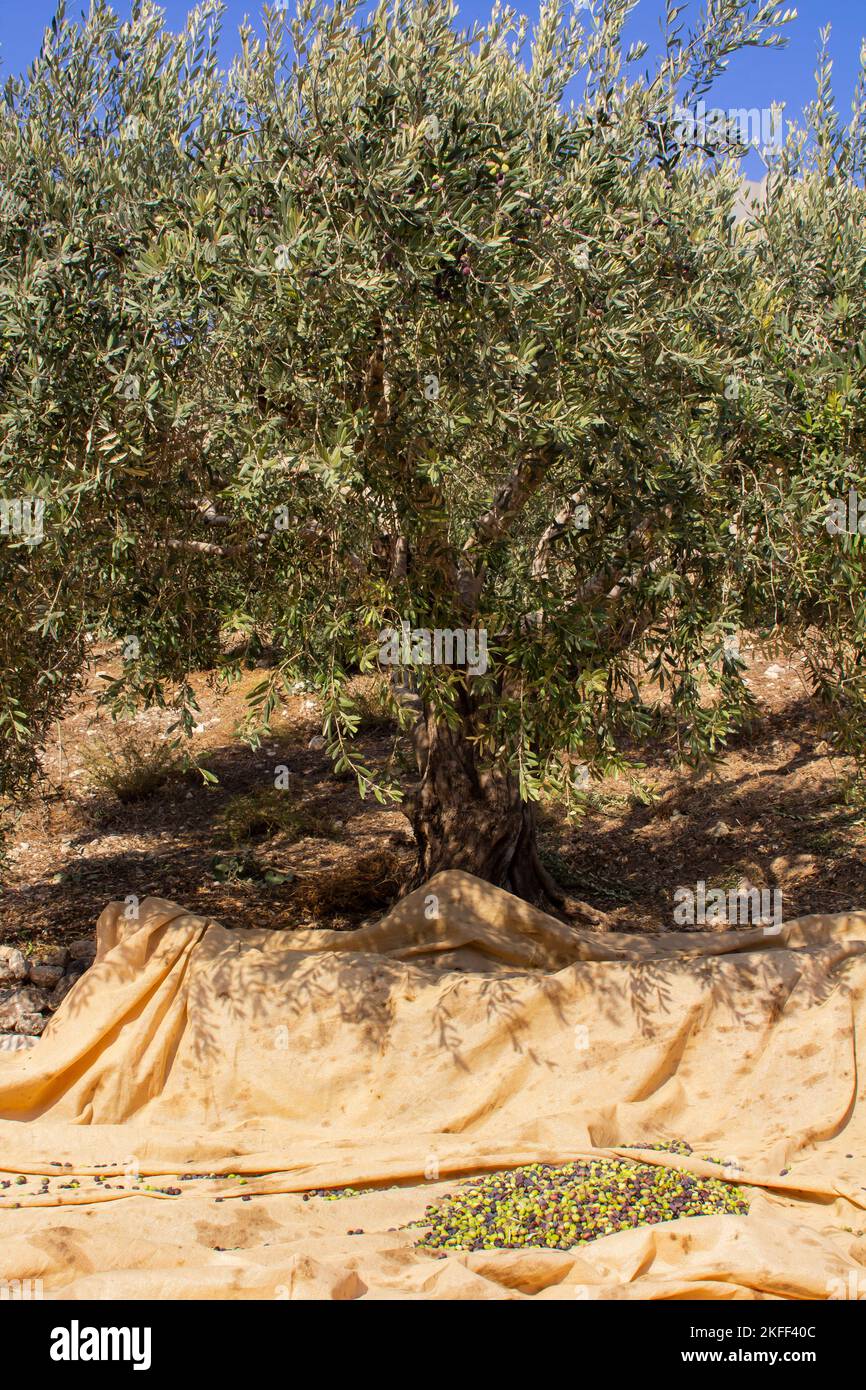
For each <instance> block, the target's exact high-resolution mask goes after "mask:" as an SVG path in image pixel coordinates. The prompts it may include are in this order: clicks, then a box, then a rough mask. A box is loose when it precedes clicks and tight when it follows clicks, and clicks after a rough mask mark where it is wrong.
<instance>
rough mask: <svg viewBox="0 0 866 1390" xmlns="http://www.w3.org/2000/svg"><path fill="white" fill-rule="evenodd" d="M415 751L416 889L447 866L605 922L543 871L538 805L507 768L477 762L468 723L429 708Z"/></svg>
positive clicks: (419, 728)
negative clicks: (417, 783) (524, 796)
mask: <svg viewBox="0 0 866 1390" xmlns="http://www.w3.org/2000/svg"><path fill="white" fill-rule="evenodd" d="M465 713H468V711H465ZM415 748H416V755H417V759H418V766H419V771H420V773H421V784H420V787H419V788H418V791H417V793H416V795H415V798H414V802H413V803H412V806H411V811H410V816H411V820H412V826H413V829H414V831H415V839H416V841H417V844H418V868H417V873H416V877H415V881H414V882H415V885H416V886H417V885H419V884H421V883H424V882H426V881H427V879H429V878H430V877H431V876H432V875H433V874H435V873H438V872H439V871H440V870H442V869H464V870H465V871H466V872H467V873H471V874H475V875H476V876H477V877H478V878H483V879H486V880H487V881H488V882H489V883H493V884H495V885H496V886H497V887H499V888H505V889H507V890H508V891H509V892H510V893H514V894H515V895H516V896H517V897H520V898H525V899H526V900H527V901H528V902H531V903H533V904H535V905H536V906H539V907H543V908H550V907H555V908H559V909H560V910H565V911H567V912H569V913H571V912H577V913H578V914H579V915H581V916H584V917H587V916H588V917H589V919H590V920H592V921H601V920H603V917H604V914H603V913H597V912H595V910H594V909H592V908H589V907H587V906H586V905H585V904H582V903H577V902H575V901H574V900H573V899H571V898H570V897H569V896H568V895H566V893H565V892H564V891H563V890H562V888H560V886H559V885H558V884H557V883H556V882H555V880H554V879H553V878H552V877H551V875H550V874H549V873H548V871H547V870H546V869H545V867H544V865H543V864H542V862H541V859H540V857H539V853H538V841H537V835H536V823H535V808H534V806H533V804H532V803H531V802H526V801H523V800H521V797H520V793H519V790H518V786H517V783H516V780H515V778H514V777H513V775H512V774H511V773H510V772H509V771H508V769H504V768H501V767H495V766H494V767H483V766H482V765H481V764H480V763H479V760H478V757H477V754H476V749H475V745H474V743H473V742H472V741H471V738H470V737H469V730H468V729H467V726H466V723H465V722H464V723H463V724H461V725H458V726H457V727H456V728H450V727H449V726H448V725H447V724H445V723H444V722H443V721H442V720H441V718H440V719H437V718H435V716H434V715H433V713H432V712H431V711H429V710H426V711H425V712H424V713H423V714H422V716H421V718H420V719H419V722H418V725H417V729H416V736H415Z"/></svg>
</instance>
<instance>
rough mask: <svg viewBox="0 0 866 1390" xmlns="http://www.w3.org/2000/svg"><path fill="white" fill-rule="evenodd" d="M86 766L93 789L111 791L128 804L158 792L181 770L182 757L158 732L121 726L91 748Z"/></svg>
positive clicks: (90, 786) (89, 783)
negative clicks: (146, 731)
mask: <svg viewBox="0 0 866 1390" xmlns="http://www.w3.org/2000/svg"><path fill="white" fill-rule="evenodd" d="M84 767H85V771H86V773H87V783H88V786H89V789H90V790H91V791H93V792H97V793H99V792H108V793H110V794H111V795H112V796H115V797H116V798H117V800H118V801H121V802H123V803H124V804H126V803H128V802H132V801H141V800H143V799H144V798H145V797H148V796H153V794H154V792H158V791H159V790H160V789H161V788H162V787H164V786H165V784H166V783H167V782H168V780H169V778H171V777H173V776H176V775H177V774H178V773H179V772H180V771H181V769H182V759H181V757H180V754H179V753H178V751H177V748H176V746H175V745H174V744H172V743H169V742H167V741H166V739H165V738H164V737H162V736H160V735H159V734H153V733H144V732H142V731H140V730H138V729H122V730H120V729H119V730H117V731H116V732H115V733H113V735H112V736H111V737H105V738H102V739H100V740H98V741H97V742H96V743H95V745H94V747H93V748H90V749H88V751H87V752H86V754H85V756H84Z"/></svg>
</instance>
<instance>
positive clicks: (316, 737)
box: [307, 734, 327, 753]
mask: <svg viewBox="0 0 866 1390" xmlns="http://www.w3.org/2000/svg"><path fill="white" fill-rule="evenodd" d="M326 746H327V740H326V739H324V738H323V737H322V735H321V734H313V737H312V738H311V739H310V741H309V743H308V744H307V747H308V748H312V749H313V751H314V752H315V753H318V752H319V751H320V750H321V749H322V748H325V747H326Z"/></svg>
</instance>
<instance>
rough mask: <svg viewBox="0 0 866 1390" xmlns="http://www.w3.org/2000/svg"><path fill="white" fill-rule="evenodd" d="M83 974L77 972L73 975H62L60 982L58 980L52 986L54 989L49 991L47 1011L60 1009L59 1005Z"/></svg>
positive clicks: (80, 971)
mask: <svg viewBox="0 0 866 1390" xmlns="http://www.w3.org/2000/svg"><path fill="white" fill-rule="evenodd" d="M83 974H84V971H83V970H79V971H76V973H75V974H74V975H73V974H69V975H64V976H63V979H62V980H58V982H57V984H56V985H55V986H54V989H53V990H52V991H51V997H50V998H49V1000H48V1007H49V1009H59V1008H60V1005H61V1004H62V1003H63V1001H64V999H65V998H66V996H67V994H68V993H69V991H70V990H71V988H72V986H73V985H74V984H76V983H77V982H78V981H79V980H80V979H81V976H82V975H83Z"/></svg>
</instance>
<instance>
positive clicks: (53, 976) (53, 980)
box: [30, 961, 63, 989]
mask: <svg viewBox="0 0 866 1390" xmlns="http://www.w3.org/2000/svg"><path fill="white" fill-rule="evenodd" d="M62 978H63V966H62V965H43V964H42V963H41V961H34V962H33V964H32V965H31V966H30V979H31V980H32V982H33V984H34V985H42V986H43V987H44V988H45V989H53V988H54V986H55V985H56V984H57V983H58V982H59V981H60V980H62Z"/></svg>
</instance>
